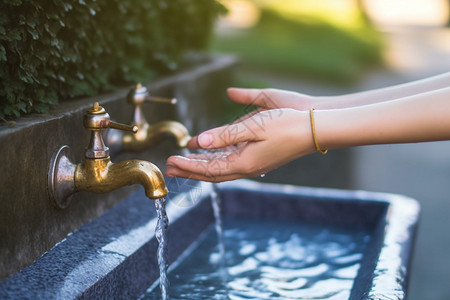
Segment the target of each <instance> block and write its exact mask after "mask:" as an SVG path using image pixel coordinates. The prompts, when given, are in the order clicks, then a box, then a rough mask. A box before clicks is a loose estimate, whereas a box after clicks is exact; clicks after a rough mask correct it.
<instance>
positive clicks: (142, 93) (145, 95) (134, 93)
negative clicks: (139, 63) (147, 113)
mask: <svg viewBox="0 0 450 300" xmlns="http://www.w3.org/2000/svg"><path fill="white" fill-rule="evenodd" d="M127 100H128V103H130V104H131V105H134V106H140V105H142V104H144V103H148V102H158V103H166V104H176V103H177V99H176V98H172V99H168V98H163V97H157V96H151V95H150V93H149V92H148V90H147V88H146V87H145V86H142V84H140V83H138V84H137V85H136V87H135V88H133V89H132V90H131V91H130V92H129V93H128V96H127Z"/></svg>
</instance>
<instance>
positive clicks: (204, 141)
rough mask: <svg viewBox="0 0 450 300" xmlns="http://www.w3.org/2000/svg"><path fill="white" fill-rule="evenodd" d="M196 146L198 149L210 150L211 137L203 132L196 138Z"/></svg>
mask: <svg viewBox="0 0 450 300" xmlns="http://www.w3.org/2000/svg"><path fill="white" fill-rule="evenodd" d="M197 144H198V146H200V148H211V147H212V144H213V136H212V134H211V133H208V132H204V133H202V134H200V135H199V136H198V137H197Z"/></svg>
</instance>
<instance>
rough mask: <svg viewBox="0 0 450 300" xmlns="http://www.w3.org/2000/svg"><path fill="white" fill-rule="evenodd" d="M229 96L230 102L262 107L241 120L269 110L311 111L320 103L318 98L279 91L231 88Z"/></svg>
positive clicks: (228, 91)
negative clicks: (314, 105) (315, 104)
mask: <svg viewBox="0 0 450 300" xmlns="http://www.w3.org/2000/svg"><path fill="white" fill-rule="evenodd" d="M227 94H228V97H229V98H230V100H231V101H233V102H235V103H239V104H243V105H255V106H259V107H260V108H259V109H257V110H256V111H254V112H252V113H250V114H248V115H246V116H244V117H242V118H240V119H239V120H243V119H245V118H247V117H251V116H252V115H254V114H255V113H258V112H260V111H263V110H268V109H281V108H292V109H296V110H302V111H306V110H309V109H310V108H311V107H312V106H313V104H314V103H318V102H319V101H320V100H319V99H318V98H317V97H313V96H309V95H306V94H301V93H297V92H291V91H285V90H278V89H242V88H229V89H228V90H227Z"/></svg>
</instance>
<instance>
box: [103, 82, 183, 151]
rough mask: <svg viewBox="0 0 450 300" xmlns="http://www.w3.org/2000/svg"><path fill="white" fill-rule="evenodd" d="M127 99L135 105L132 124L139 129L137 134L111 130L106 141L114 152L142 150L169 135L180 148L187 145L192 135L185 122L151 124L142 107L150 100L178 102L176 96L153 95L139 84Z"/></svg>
mask: <svg viewBox="0 0 450 300" xmlns="http://www.w3.org/2000/svg"><path fill="white" fill-rule="evenodd" d="M127 101H128V103H130V104H131V105H133V106H134V113H133V122H132V125H134V126H137V127H138V128H139V131H138V133H137V134H131V133H127V132H118V131H112V130H109V131H108V133H107V135H106V141H107V144H108V145H109V146H110V147H111V148H112V149H113V150H114V152H119V151H129V152H142V151H144V150H147V149H148V148H150V147H151V146H153V145H155V144H157V143H159V142H160V141H161V140H162V139H163V138H164V137H165V136H167V135H169V136H172V137H174V138H175V141H176V145H177V146H178V147H179V148H185V147H186V146H187V143H188V142H189V140H190V139H191V136H190V135H189V132H188V130H187V129H186V127H185V126H184V125H183V124H181V123H180V122H176V121H161V122H158V123H156V124H153V125H150V124H149V123H148V122H147V120H146V119H145V116H144V113H143V112H142V109H141V106H142V105H143V104H144V103H148V102H159V103H169V104H175V103H176V102H177V100H176V99H175V98H172V99H166V98H161V97H155V96H151V95H150V94H149V92H148V90H147V88H146V87H144V86H142V85H141V84H137V85H136V87H135V88H133V89H132V90H131V91H130V92H129V93H128V96H127Z"/></svg>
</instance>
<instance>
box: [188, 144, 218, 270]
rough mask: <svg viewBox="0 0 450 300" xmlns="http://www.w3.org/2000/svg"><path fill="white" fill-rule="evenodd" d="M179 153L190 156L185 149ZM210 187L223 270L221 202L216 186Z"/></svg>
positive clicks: (202, 151) (206, 152)
mask: <svg viewBox="0 0 450 300" xmlns="http://www.w3.org/2000/svg"><path fill="white" fill-rule="evenodd" d="M199 151H200V152H201V153H205V154H208V153H211V152H209V151H204V150H199ZM181 153H182V154H183V155H184V156H187V155H189V154H191V152H190V151H189V149H187V148H183V149H181ZM211 154H212V153H211ZM212 187H213V189H212V192H211V205H212V208H213V211H214V218H215V228H216V233H217V247H218V249H219V262H220V266H221V269H224V267H225V243H224V241H223V225H222V215H221V212H220V202H221V200H220V197H219V193H218V188H217V185H216V184H215V183H213V185H212Z"/></svg>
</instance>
